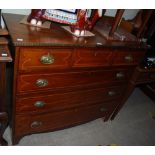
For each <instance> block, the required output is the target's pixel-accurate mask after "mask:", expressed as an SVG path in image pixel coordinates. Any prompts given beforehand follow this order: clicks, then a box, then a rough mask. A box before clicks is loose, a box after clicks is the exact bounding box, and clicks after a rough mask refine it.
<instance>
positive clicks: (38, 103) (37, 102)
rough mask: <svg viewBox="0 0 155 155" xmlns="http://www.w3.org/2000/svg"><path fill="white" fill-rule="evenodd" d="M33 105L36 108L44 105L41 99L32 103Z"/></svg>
mask: <svg viewBox="0 0 155 155" xmlns="http://www.w3.org/2000/svg"><path fill="white" fill-rule="evenodd" d="M34 106H35V107H38V108H41V107H44V106H45V102H43V101H36V102H35V103H34Z"/></svg>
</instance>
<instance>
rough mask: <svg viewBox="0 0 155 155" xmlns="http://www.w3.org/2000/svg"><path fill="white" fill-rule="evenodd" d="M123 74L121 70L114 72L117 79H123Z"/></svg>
mask: <svg viewBox="0 0 155 155" xmlns="http://www.w3.org/2000/svg"><path fill="white" fill-rule="evenodd" d="M124 77H125V75H124V73H122V72H119V73H116V78H117V79H124Z"/></svg>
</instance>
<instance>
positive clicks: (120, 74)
mask: <svg viewBox="0 0 155 155" xmlns="http://www.w3.org/2000/svg"><path fill="white" fill-rule="evenodd" d="M22 18H23V16H22V15H13V14H5V15H4V20H5V23H6V25H7V28H8V30H9V33H10V36H11V42H12V49H13V50H12V51H13V52H14V54H15V57H14V81H13V86H14V91H13V106H12V107H13V109H12V141H13V144H16V143H18V141H19V140H20V138H21V137H23V136H24V135H27V134H32V133H37V132H45V131H54V130H57V129H62V128H66V127H70V126H74V125H77V124H81V123H84V122H88V121H91V120H94V119H97V118H103V120H104V121H107V120H109V119H110V118H111V116H112V114H113V113H114V111H115V109H116V107H117V106H118V105H119V104H120V102H121V101H122V99H123V96H124V94H125V93H127V91H128V90H127V85H128V82H129V80H130V78H131V76H132V74H133V71H134V69H135V67H136V66H137V65H138V64H139V62H140V61H141V60H142V58H143V55H144V53H145V48H144V47H142V46H141V45H139V44H138V45H132V44H130V45H128V44H125V43H116V42H114V43H108V42H106V41H105V39H104V38H103V37H102V36H101V35H99V34H98V33H97V32H94V33H95V36H94V37H88V38H87V37H86V38H76V37H74V36H72V35H71V34H69V33H68V32H66V31H65V30H63V29H62V28H61V27H60V26H59V25H56V24H54V23H53V24H52V27H51V29H50V30H49V29H40V28H37V27H33V26H27V25H24V24H20V20H22ZM98 43H99V44H100V46H98Z"/></svg>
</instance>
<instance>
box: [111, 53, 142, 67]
mask: <svg viewBox="0 0 155 155" xmlns="http://www.w3.org/2000/svg"><path fill="white" fill-rule="evenodd" d="M144 54H145V52H143V51H122V50H120V51H115V54H114V58H113V64H112V65H114V66H117V65H138V64H139V63H140V61H141V60H142V58H143V57H144Z"/></svg>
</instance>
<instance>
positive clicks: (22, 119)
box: [15, 104, 112, 136]
mask: <svg viewBox="0 0 155 155" xmlns="http://www.w3.org/2000/svg"><path fill="white" fill-rule="evenodd" d="M111 108H112V106H111ZM110 111H111V109H107V105H106V104H97V105H93V106H89V107H79V108H74V109H70V110H64V111H61V112H55V113H54V112H53V113H46V114H40V115H16V122H15V132H16V134H17V135H18V136H20V135H23V134H28V133H36V132H43V131H47V130H50V131H52V130H56V129H61V128H65V127H69V126H73V125H77V124H80V123H84V122H87V121H90V120H93V119H96V118H99V117H104V116H106V114H108V113H109V112H110Z"/></svg>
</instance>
